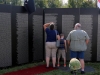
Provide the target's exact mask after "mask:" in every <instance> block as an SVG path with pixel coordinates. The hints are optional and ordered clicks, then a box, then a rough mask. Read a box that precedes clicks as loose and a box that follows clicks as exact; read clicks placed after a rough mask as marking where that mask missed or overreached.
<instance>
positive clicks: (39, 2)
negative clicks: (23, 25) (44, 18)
mask: <svg viewBox="0 0 100 75" xmlns="http://www.w3.org/2000/svg"><path fill="white" fill-rule="evenodd" d="M35 6H36V7H37V8H48V0H35Z"/></svg>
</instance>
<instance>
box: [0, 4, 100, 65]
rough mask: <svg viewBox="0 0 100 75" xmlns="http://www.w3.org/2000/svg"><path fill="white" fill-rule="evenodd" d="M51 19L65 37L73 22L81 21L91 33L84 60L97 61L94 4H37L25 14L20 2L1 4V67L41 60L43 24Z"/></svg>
mask: <svg viewBox="0 0 100 75" xmlns="http://www.w3.org/2000/svg"><path fill="white" fill-rule="evenodd" d="M52 21H53V22H55V24H56V29H57V30H58V31H59V33H64V34H65V38H66V37H67V35H68V33H69V32H70V31H71V30H72V29H73V27H74V24H75V23H77V22H80V23H81V24H82V29H83V30H85V31H86V32H87V33H88V34H89V36H90V42H89V44H88V49H87V51H86V52H85V60H86V61H92V62H93V61H94V62H96V61H100V56H99V55H100V49H99V48H100V46H99V45H100V39H99V38H100V32H99V28H100V13H99V10H98V9H97V8H86V9H85V8H81V9H79V8H47V9H41V8H38V9H36V11H35V12H33V13H32V14H28V13H27V10H26V9H25V7H23V6H12V5H0V67H8V66H16V65H19V64H24V63H31V62H35V61H43V60H44V59H45V47H44V46H45V37H46V35H45V33H44V30H43V24H44V23H47V22H52ZM69 60H70V51H69V50H68V52H67V61H69Z"/></svg>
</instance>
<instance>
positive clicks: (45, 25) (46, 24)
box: [43, 22, 53, 30]
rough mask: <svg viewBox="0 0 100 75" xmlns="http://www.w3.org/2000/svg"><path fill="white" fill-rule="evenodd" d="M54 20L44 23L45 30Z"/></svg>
mask: <svg viewBox="0 0 100 75" xmlns="http://www.w3.org/2000/svg"><path fill="white" fill-rule="evenodd" d="M52 23H53V22H50V23H45V24H44V25H43V28H44V30H45V29H46V28H47V27H49V26H50V24H52Z"/></svg>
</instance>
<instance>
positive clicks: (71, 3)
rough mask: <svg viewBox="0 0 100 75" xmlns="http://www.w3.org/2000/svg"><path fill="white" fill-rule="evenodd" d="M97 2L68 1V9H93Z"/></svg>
mask: <svg viewBox="0 0 100 75" xmlns="http://www.w3.org/2000/svg"><path fill="white" fill-rule="evenodd" d="M95 2H96V0H68V8H88V7H89V8H91V7H92V8H93V7H96V5H95Z"/></svg>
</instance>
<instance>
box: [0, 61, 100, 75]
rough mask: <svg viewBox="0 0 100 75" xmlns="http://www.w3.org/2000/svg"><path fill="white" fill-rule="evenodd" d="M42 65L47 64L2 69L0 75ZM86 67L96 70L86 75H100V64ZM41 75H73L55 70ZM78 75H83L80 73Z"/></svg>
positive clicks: (89, 64)
mask: <svg viewBox="0 0 100 75" xmlns="http://www.w3.org/2000/svg"><path fill="white" fill-rule="evenodd" d="M40 64H45V63H44V62H39V63H31V64H26V65H22V66H17V67H12V68H6V69H2V70H0V75H3V74H4V73H7V72H12V71H17V70H22V69H26V68H30V67H33V66H37V65H40ZM86 65H87V66H91V67H93V68H94V69H95V72H90V73H86V74H84V75H100V63H89V62H87V63H86ZM39 75H72V74H70V73H69V72H64V71H62V70H59V69H57V70H53V71H50V72H46V73H43V74H39ZM77 75H81V74H80V73H79V72H78V74H77Z"/></svg>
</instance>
